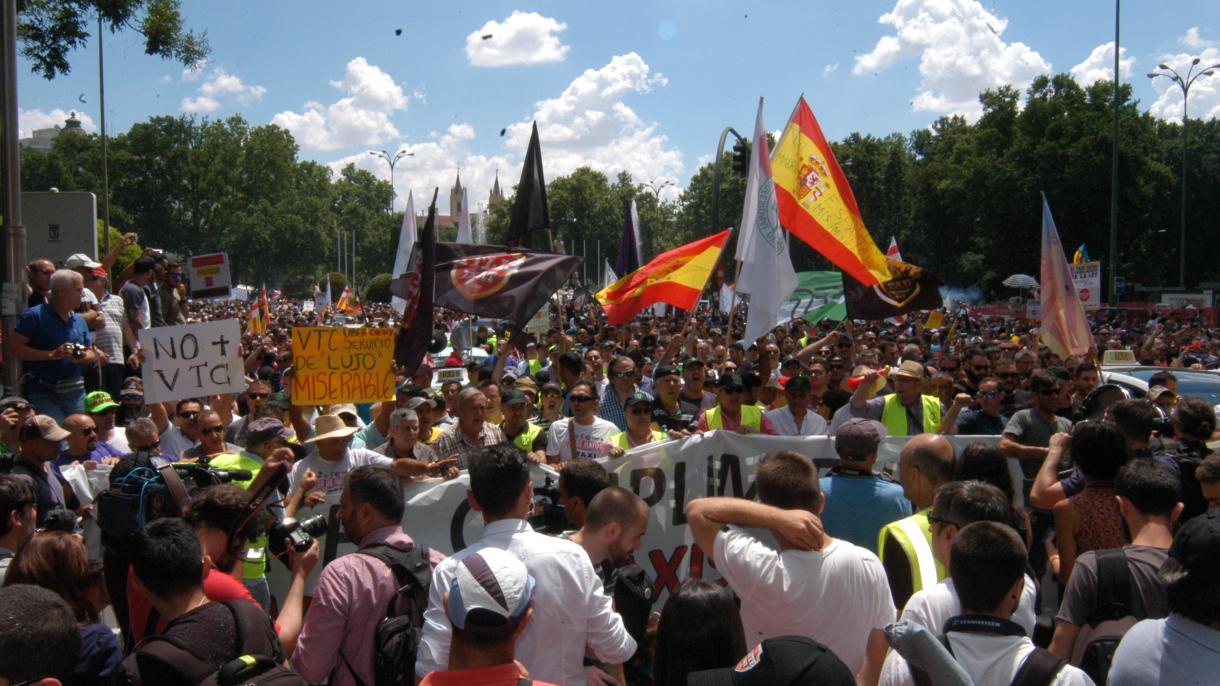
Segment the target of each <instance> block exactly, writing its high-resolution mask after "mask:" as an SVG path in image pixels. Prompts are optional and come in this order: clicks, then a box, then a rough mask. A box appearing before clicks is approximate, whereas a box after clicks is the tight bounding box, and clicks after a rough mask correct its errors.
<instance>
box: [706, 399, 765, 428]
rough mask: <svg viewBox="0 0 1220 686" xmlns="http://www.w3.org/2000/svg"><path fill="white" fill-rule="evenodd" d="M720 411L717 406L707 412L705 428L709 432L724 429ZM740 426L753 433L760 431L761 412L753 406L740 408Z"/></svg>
mask: <svg viewBox="0 0 1220 686" xmlns="http://www.w3.org/2000/svg"><path fill="white" fill-rule="evenodd" d="M721 413H722V410H721V409H720V406H719V405H717V406H716V407H713V408H712V409H710V410H708V411H707V428H708V429H709V430H711V431H715V430H717V429H723V428H724V419H723V417H722V416H721ZM741 426H744V427H749V428H750V429H753V430H754V431H755V433H757V432H759V431H762V410H760V409H758V407H756V406H754V405H742V406H741Z"/></svg>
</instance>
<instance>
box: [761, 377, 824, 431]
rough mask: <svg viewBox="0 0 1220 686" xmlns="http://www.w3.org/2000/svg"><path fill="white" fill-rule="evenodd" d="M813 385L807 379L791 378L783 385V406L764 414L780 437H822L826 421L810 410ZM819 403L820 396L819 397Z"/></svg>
mask: <svg viewBox="0 0 1220 686" xmlns="http://www.w3.org/2000/svg"><path fill="white" fill-rule="evenodd" d="M812 393H813V385H812V384H811V383H810V381H809V378H808V377H804V376H793V377H790V378H788V381H787V383H785V384H784V400H785V403H784V406H783V407H778V408H776V409H774V410H770V411H768V412H767V413H766V417H767V419H768V420H769V421H770V422H771V425H772V426H774V427H775V433H776V434H778V435H780V436H824V435H826V431H827V425H826V420H825V419H824V418H823V417H822V416H821V415H819V414H817V413H816V412H814V411H812V410H811V409H810V407H811V404H812V400H811V397H812ZM819 401H820V396H819Z"/></svg>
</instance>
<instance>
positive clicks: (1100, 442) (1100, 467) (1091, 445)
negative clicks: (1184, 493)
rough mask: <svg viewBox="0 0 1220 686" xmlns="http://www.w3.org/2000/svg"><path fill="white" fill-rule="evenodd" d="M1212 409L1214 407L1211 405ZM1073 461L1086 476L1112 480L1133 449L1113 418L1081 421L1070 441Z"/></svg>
mask: <svg viewBox="0 0 1220 686" xmlns="http://www.w3.org/2000/svg"><path fill="white" fill-rule="evenodd" d="M1208 411H1211V408H1210V407H1209V408H1208ZM1069 449H1070V450H1071V454H1072V462H1074V463H1075V464H1076V467H1077V468H1078V469H1079V470H1080V471H1081V473H1083V474H1084V475H1085V476H1086V477H1089V478H1091V479H1096V480H1099V481H1110V480H1112V479H1113V478H1114V477H1116V476H1118V470H1119V469H1122V466H1123V465H1125V464H1127V460H1128V459H1130V457H1131V449H1130V447H1129V446H1128V445H1127V439H1126V438H1125V437H1124V436H1123V432H1121V431H1119V430H1118V425H1117V424H1115V423H1114V422H1110V421H1105V420H1103V421H1099V422H1093V421H1090V422H1080V423H1079V424H1077V425H1076V426H1075V427H1074V428H1073V429H1072V439H1071V441H1070V443H1069Z"/></svg>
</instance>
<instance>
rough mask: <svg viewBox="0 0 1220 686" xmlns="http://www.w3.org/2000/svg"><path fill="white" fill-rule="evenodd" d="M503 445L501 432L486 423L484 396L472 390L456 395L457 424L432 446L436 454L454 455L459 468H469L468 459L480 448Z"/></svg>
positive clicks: (503, 437) (503, 436)
mask: <svg viewBox="0 0 1220 686" xmlns="http://www.w3.org/2000/svg"><path fill="white" fill-rule="evenodd" d="M505 442H507V438H506V437H505V435H504V431H502V430H501V429H500V427H498V426H496V425H495V424H492V423H491V422H489V421H487V396H486V395H484V394H483V393H482V392H481V391H479V390H477V389H474V388H464V389H462V392H461V393H459V394H458V422H457V424H454V425H453V426H450V427H449V428H448V429H445V432H444V433H443V434H441V437H440V439H439V440H437V442H436V444H435V445H434V446H432V449H433V451H434V452H435V453H436V454H437V455H442V456H444V457H446V458H448V457H451V456H457V460H458V462H457V464H458V467H459V468H460V469H468V468H469V467H470V460H471V458H472V457H473V456H474V455H475V454H477V453H478V452H479V450H480V449H481V448H484V447H486V446H491V445H499V444H501V443H505Z"/></svg>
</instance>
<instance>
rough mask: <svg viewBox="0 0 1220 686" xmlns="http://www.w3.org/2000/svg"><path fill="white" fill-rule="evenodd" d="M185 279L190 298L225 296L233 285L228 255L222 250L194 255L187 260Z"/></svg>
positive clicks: (227, 295)
mask: <svg viewBox="0 0 1220 686" xmlns="http://www.w3.org/2000/svg"><path fill="white" fill-rule="evenodd" d="M186 278H187V280H188V281H189V282H190V284H191V297H192V298H227V297H229V288H230V287H231V286H232V285H233V278H232V275H231V274H230V273H229V255H228V254H227V253H223V252H217V253H211V254H209V255H195V256H194V257H192V258H191V259H190V260H188V261H187V274H186Z"/></svg>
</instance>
